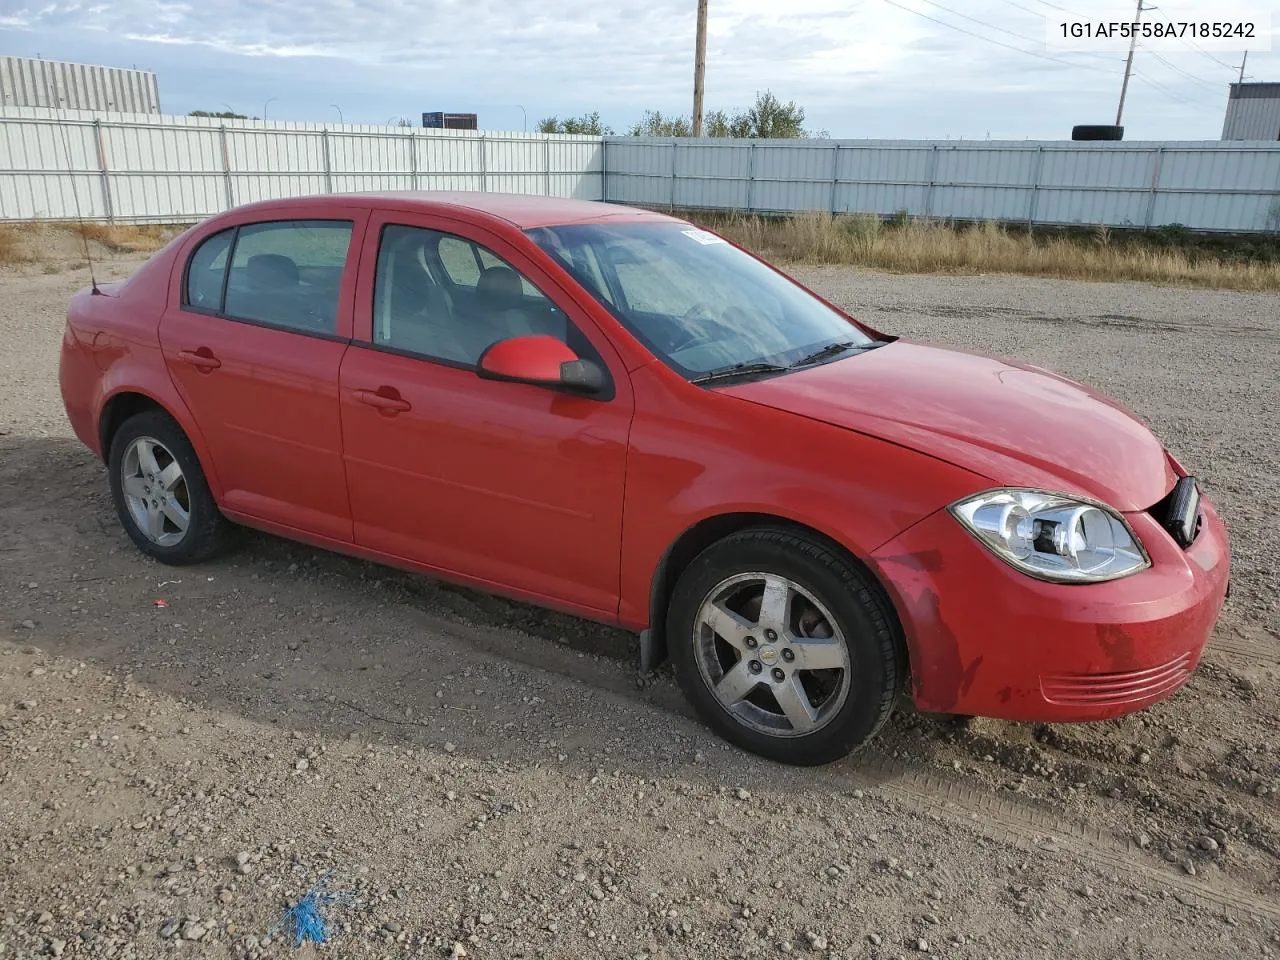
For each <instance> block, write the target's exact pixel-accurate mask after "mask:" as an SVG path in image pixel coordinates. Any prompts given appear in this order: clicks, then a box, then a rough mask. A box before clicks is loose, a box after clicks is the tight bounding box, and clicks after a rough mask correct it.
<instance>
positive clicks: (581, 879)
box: [573, 871, 587, 883]
mask: <svg viewBox="0 0 1280 960" xmlns="http://www.w3.org/2000/svg"><path fill="white" fill-rule="evenodd" d="M586 881H587V875H586V874H585V873H582V872H581V871H579V872H578V873H575V874H574V875H573V882H574V883H586Z"/></svg>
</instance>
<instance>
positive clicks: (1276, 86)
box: [1222, 83, 1280, 141]
mask: <svg viewBox="0 0 1280 960" xmlns="http://www.w3.org/2000/svg"><path fill="white" fill-rule="evenodd" d="M1222 139H1223V140H1271V141H1275V140H1280V83H1233V84H1232V85H1231V96H1230V98H1229V99H1228V100H1227V118H1226V120H1225V121H1224V122H1223V124H1222Z"/></svg>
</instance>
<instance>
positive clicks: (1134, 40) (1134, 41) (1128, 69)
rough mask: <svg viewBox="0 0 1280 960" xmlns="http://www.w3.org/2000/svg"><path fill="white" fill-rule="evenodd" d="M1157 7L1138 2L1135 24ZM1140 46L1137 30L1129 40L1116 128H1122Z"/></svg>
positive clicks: (1140, 0) (1139, 0) (1117, 108)
mask: <svg viewBox="0 0 1280 960" xmlns="http://www.w3.org/2000/svg"><path fill="white" fill-rule="evenodd" d="M1155 9H1158V8H1156V7H1144V6H1143V5H1142V0H1138V12H1137V13H1136V14H1134V17H1133V22H1134V23H1135V24H1136V23H1137V22H1138V21H1139V20H1141V19H1142V11H1144V10H1155ZM1137 45H1138V31H1137V30H1136V29H1135V30H1134V32H1133V36H1132V37H1130V38H1129V59H1127V60H1126V61H1125V62H1124V83H1122V84H1121V85H1120V106H1118V107H1116V126H1117V127H1118V126H1120V118H1121V117H1122V116H1124V95H1125V94H1126V93H1128V92H1129V74H1131V73H1132V72H1133V49H1134V47H1136V46H1137Z"/></svg>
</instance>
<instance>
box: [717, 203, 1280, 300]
mask: <svg viewBox="0 0 1280 960" xmlns="http://www.w3.org/2000/svg"><path fill="white" fill-rule="evenodd" d="M714 226H715V228H716V229H717V230H719V231H720V232H722V233H724V234H726V235H727V236H729V237H732V238H733V239H734V240H737V241H738V242H740V243H742V244H743V245H745V246H747V247H749V248H750V249H752V250H755V251H757V252H758V253H761V254H763V255H766V256H769V257H775V258H778V259H781V260H791V261H797V262H802V263H832V264H858V265H862V266H868V267H876V268H879V269H882V270H889V271H893V272H899V273H955V274H981V273H1005V274H1018V275H1023V276H1037V277H1062V278H1066V279H1073V280H1102V281H1117V280H1138V281H1146V282H1150V283H1160V284H1171V285H1185V286H1194V287H1206V288H1210V289H1224V290H1280V264H1276V263H1254V262H1233V261H1229V260H1223V259H1219V258H1216V257H1192V256H1189V255H1188V254H1187V253H1186V252H1184V251H1182V250H1179V249H1176V248H1174V249H1161V248H1158V247H1155V246H1143V245H1140V244H1126V245H1124V246H1120V245H1116V244H1114V243H1113V242H1112V237H1111V234H1110V231H1108V230H1106V228H1101V229H1099V230H1097V231H1095V233H1094V235H1093V237H1092V238H1090V239H1075V238H1066V237H1053V238H1048V239H1045V238H1037V237H1035V236H1033V235H1031V234H1027V233H1021V232H1011V231H1009V230H1007V229H1005V228H1004V227H1002V226H1001V225H999V224H996V223H984V224H979V225H974V226H959V227H957V226H952V225H949V224H939V223H921V222H908V223H897V224H886V223H883V222H882V221H881V220H880V219H879V218H878V217H874V216H849V217H833V216H832V215H831V214H829V213H806V214H801V215H798V216H795V217H790V218H785V219H764V218H761V217H755V216H734V217H729V218H717V219H716V221H715V224H714Z"/></svg>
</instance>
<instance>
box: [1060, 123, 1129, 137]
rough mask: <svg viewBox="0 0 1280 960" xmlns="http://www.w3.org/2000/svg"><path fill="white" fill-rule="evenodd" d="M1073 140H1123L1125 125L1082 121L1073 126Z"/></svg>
mask: <svg viewBox="0 0 1280 960" xmlns="http://www.w3.org/2000/svg"><path fill="white" fill-rule="evenodd" d="M1071 139H1072V140H1123V139H1124V127H1117V126H1108V125H1107V124H1101V123H1081V124H1077V125H1076V126H1074V127H1072V128H1071Z"/></svg>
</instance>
